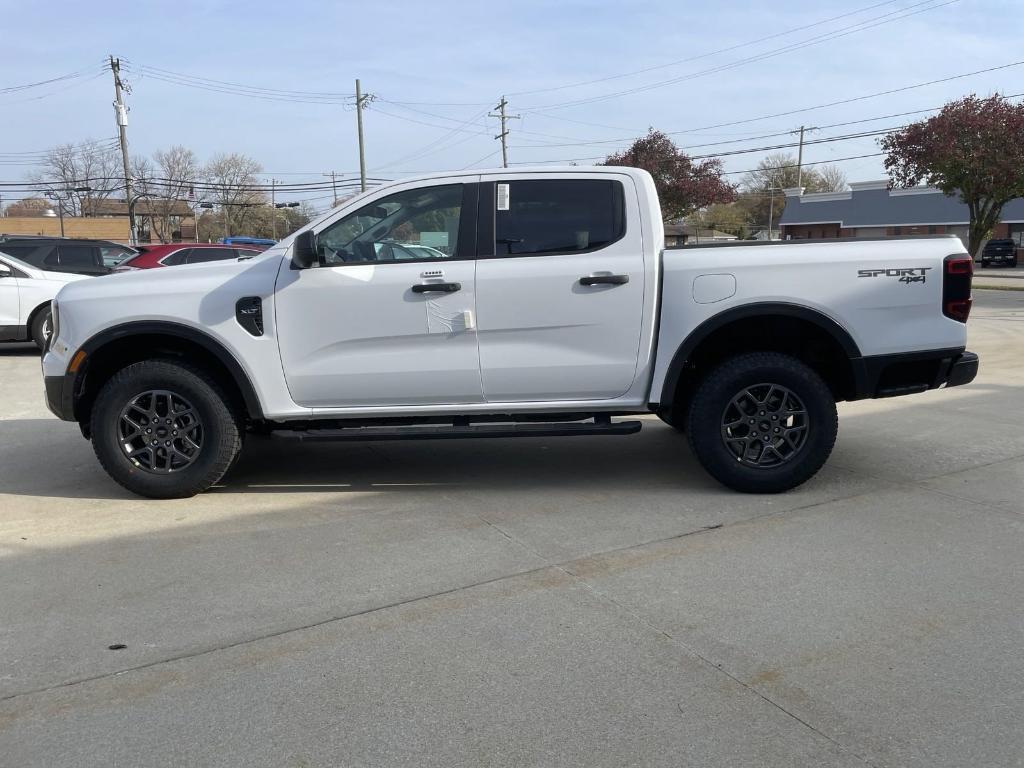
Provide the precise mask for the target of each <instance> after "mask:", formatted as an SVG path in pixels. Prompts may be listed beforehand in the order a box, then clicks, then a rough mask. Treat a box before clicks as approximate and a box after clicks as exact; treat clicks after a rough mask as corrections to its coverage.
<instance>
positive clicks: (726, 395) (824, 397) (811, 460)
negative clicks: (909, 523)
mask: <svg viewBox="0 0 1024 768" xmlns="http://www.w3.org/2000/svg"><path fill="white" fill-rule="evenodd" d="M838 427H839V422H838V416H837V414H836V403H835V399H834V398H833V396H832V392H831V391H830V390H829V388H828V386H827V385H826V384H825V382H824V381H822V379H821V377H820V376H819V375H818V374H817V373H816V372H815V371H814V370H812V369H811V368H809V367H808V366H806V365H804V364H803V363H802V362H800V361H799V360H797V359H796V358H793V357H790V356H788V355H783V354H779V353H775V352H755V353H750V354H744V355H739V356H737V357H734V358H732V359H730V360H727V361H726V362H724V363H722V364H721V365H720V366H718V367H717V368H715V369H714V370H713V371H711V373H709V374H708V376H707V377H706V378H705V379H704V380H703V381H702V382H701V383H700V384H699V385H698V387H697V391H696V392H695V394H694V397H693V399H692V400H691V401H690V410H689V416H688V419H687V434H688V435H689V440H690V446H691V447H692V448H693V452H694V454H695V455H696V456H697V460H698V461H700V463H701V465H702V466H703V467H704V468H705V469H706V470H707V471H708V472H709V473H710V474H711V475H712V477H714V478H715V479H716V480H718V481H719V482H720V483H722V484H723V485H726V486H728V487H729V488H732V489H734V490H737V491H742V492H744V493H779V492H781V491H788V490H789V489H791V488H795V487H796V486H798V485H800V484H801V483H803V482H804V481H806V480H808V479H810V478H811V477H813V476H814V474H815V473H816V472H817V471H818V470H819V469H821V466H822V465H823V464H824V463H825V461H826V459H828V456H829V454H830V453H831V452H832V446H833V445H835V441H836V433H837V431H838Z"/></svg>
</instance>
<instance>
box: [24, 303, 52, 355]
mask: <svg viewBox="0 0 1024 768" xmlns="http://www.w3.org/2000/svg"><path fill="white" fill-rule="evenodd" d="M47 328H49V329H50V331H51V332H52V331H53V320H52V310H51V309H50V307H49V306H46V307H43V308H42V309H41V310H39V311H38V312H36V316H35V317H33V318H32V327H31V328H30V329H29V333H31V334H32V341H34V342H35V344H36V346H37V347H39V349H40V351H44V352H45V351H46V342H47V341H48V340H49V337H48V335H47V333H46V329H47Z"/></svg>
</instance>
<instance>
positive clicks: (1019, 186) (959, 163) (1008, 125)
mask: <svg viewBox="0 0 1024 768" xmlns="http://www.w3.org/2000/svg"><path fill="white" fill-rule="evenodd" d="M879 143H880V144H881V146H882V149H884V150H885V151H886V152H887V153H888V154H887V156H886V158H885V169H886V171H888V172H889V178H890V182H889V183H890V186H899V187H913V186H916V185H917V184H919V183H921V182H922V181H924V182H926V183H928V184H930V185H932V186H934V187H937V188H938V189H940V190H942V191H943V192H945V193H946V194H947V195H950V196H952V195H959V196H960V199H961V200H962V201H963V202H964V203H965V204H966V205H967V208H968V209H969V210H970V213H971V226H970V236H969V238H968V240H969V242H968V244H967V249H968V251H970V253H971V255H972V256H974V257H975V258H976V257H977V255H978V251H979V250H980V249H981V246H982V243H984V242H985V240H986V239H988V238H989V237H990V236H991V234H992V230H993V229H994V228H995V226H996V224H998V223H999V218H1000V216H1001V214H1002V212H1003V206H1004V205H1006V203H1008V202H1009V201H1010V200H1013V199H1014V198H1015V197H1024V104H1012V103H1010V102H1009V101H1007V100H1006V99H1004V98H1003V97H1002V96H999V95H998V94H997V95H995V96H991V97H989V98H986V99H979V98H978V97H977V96H968V97H966V98H963V99H960V100H958V101H951V102H950V103H949V104H947V105H946V106H945V107H943V108H942V111H941V112H939V114H937V115H935V117H930V118H928V119H927V120H922V121H920V122H917V123H911V124H910V125H908V126H907V127H906V128H903V129H902V130H899V131H895V132H894V133H890V134H889V135H888V136H886V137H885V138H883V139H882V140H881V141H880V142H879Z"/></svg>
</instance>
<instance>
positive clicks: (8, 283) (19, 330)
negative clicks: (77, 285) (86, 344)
mask: <svg viewBox="0 0 1024 768" xmlns="http://www.w3.org/2000/svg"><path fill="white" fill-rule="evenodd" d="M85 279H88V277H87V275H76V274H72V273H70V272H47V271H45V270H42V269H39V268H37V267H33V266H31V265H29V264H26V263H25V262H23V261H20V260H19V259H16V258H14V257H13V256H8V255H7V254H6V253H3V252H2V251H0V341H29V340H31V341H34V342H35V343H36V346H38V347H39V348H40V349H45V348H46V342H47V341H48V340H49V338H50V332H51V330H52V328H53V323H52V321H51V317H50V302H51V301H52V300H53V297H54V296H56V295H57V292H58V291H59V290H60V289H61V288H63V287H64V286H65V285H67V284H68V283H72V282H75V281H78V280H85Z"/></svg>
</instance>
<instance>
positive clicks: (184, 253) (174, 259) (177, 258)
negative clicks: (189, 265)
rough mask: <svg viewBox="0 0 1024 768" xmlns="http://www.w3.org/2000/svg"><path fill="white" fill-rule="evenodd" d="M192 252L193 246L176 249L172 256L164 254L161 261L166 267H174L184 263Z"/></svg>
mask: <svg viewBox="0 0 1024 768" xmlns="http://www.w3.org/2000/svg"><path fill="white" fill-rule="evenodd" d="M191 252H192V249H191V248H182V249H181V250H180V251H175V252H174V253H172V254H171V255H170V256H164V258H162V259H160V263H161V264H163V265H164V266H165V267H173V266H174V265H175V264H184V263H185V259H187V258H188V255H189V254H190V253H191Z"/></svg>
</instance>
